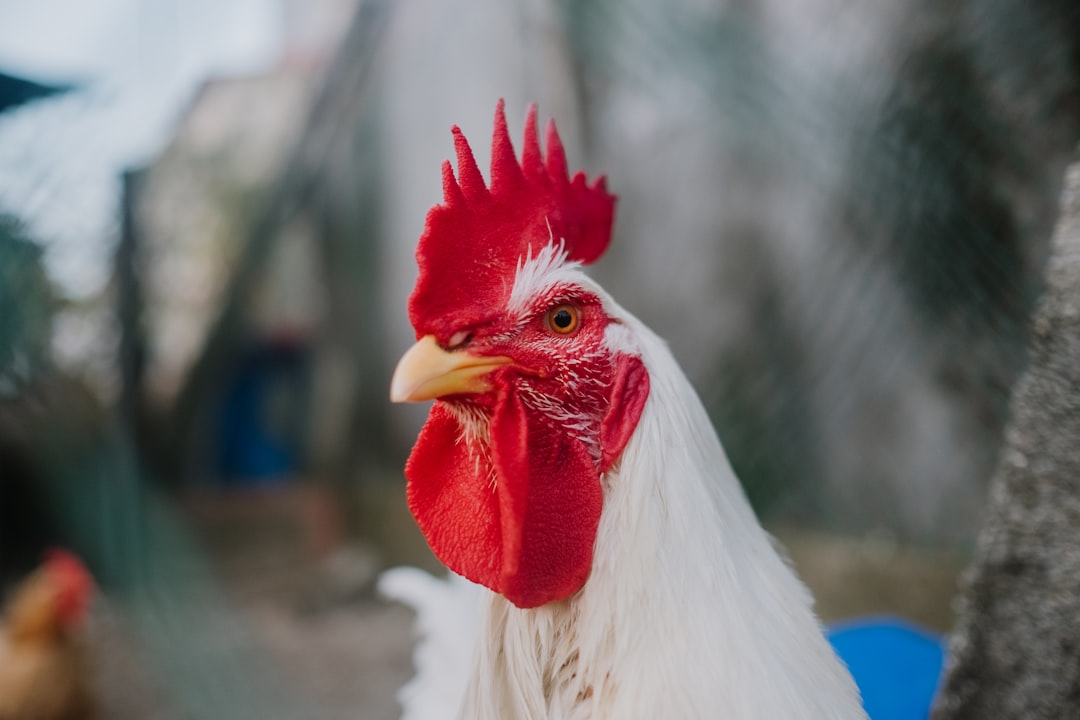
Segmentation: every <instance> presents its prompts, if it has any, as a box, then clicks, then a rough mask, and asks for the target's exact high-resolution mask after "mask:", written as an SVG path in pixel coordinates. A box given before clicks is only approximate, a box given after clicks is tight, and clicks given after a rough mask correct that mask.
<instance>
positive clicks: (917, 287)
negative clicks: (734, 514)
mask: <svg viewBox="0 0 1080 720" xmlns="http://www.w3.org/2000/svg"><path fill="white" fill-rule="evenodd" d="M1078 14H1080V11H1078V9H1077V8H1074V7H1073V3H1072V2H1070V1H1066V0H1061V1H1056V0H1042V1H1041V2H1031V3H1029V2H1025V1H1024V0H1014V1H1004V2H1003V1H1000V0H948V1H942V0H903V1H902V2H897V1H895V0H876V1H871V2H866V1H864V2H853V1H851V0H805V1H804V2H798V3H792V2H783V1H782V0H675V1H674V2H667V3H659V2H650V1H649V0H514V1H512V2H506V1H505V0H477V1H476V2H472V3H468V4H466V3H460V2H450V1H449V0H396V1H392V0H230V1H229V2H225V3H221V2H213V1H212V0H186V1H182V0H78V1H76V0H38V1H37V2H35V3H27V2H20V1H19V0H0V584H3V585H4V586H9V587H10V586H15V585H16V584H17V583H18V582H19V581H20V579H21V578H23V577H24V576H25V574H26V573H27V572H29V571H30V570H31V569H32V568H33V567H34V566H35V565H36V564H37V562H38V560H39V559H40V557H41V553H42V551H43V550H44V549H45V548H47V547H52V546H56V545H63V546H66V547H70V548H72V549H73V550H75V551H76V552H77V553H79V554H80V555H81V556H82V557H84V558H85V559H86V560H87V562H88V564H89V566H90V569H91V570H92V572H93V573H94V575H95V577H96V578H97V580H98V583H99V585H100V588H101V590H102V593H101V596H100V597H99V598H98V599H97V600H96V602H95V607H94V612H93V615H92V617H91V624H90V627H89V628H88V637H89V648H88V653H89V655H90V657H91V660H92V661H91V663H90V665H91V673H92V678H91V681H90V682H91V684H92V686H93V688H94V692H95V693H96V694H97V695H98V696H99V699H100V703H101V705H102V706H103V708H104V709H105V713H104V715H105V717H109V718H154V719H156V718H163V719H171V718H199V719H201V718H208V719H209V718H222V717H229V718H249V717H250V718H261V719H266V718H296V717H305V718H312V719H322V718H327V719H332V718H358V717H359V718H375V719H379V718H393V717H396V716H397V707H396V705H395V702H394V698H393V694H394V691H395V690H396V688H397V687H399V686H400V685H401V683H402V682H404V681H405V679H407V678H408V677H409V675H410V674H411V665H410V657H409V653H410V648H411V642H412V640H411V636H410V629H409V627H410V625H409V624H410V621H411V618H410V615H409V613H408V612H407V611H405V610H404V609H401V608H397V607H392V606H389V605H385V604H382V603H380V602H379V601H378V600H377V599H376V598H375V597H374V595H373V592H372V582H373V578H374V577H375V575H376V573H377V572H378V571H379V570H380V569H382V568H384V567H387V566H391V565H396V564H402V563H408V564H417V565H420V566H423V567H428V568H435V567H437V563H436V561H435V560H434V558H433V557H432V556H431V555H430V553H429V552H428V551H427V548H426V546H425V544H424V541H423V538H422V537H421V536H420V534H419V532H418V531H417V529H416V528H415V525H414V524H413V521H412V519H411V517H410V516H409V514H408V510H407V508H406V507H405V502H404V481H403V477H402V474H401V468H402V465H403V463H404V459H405V457H406V456H407V454H408V451H409V448H410V446H411V444H412V441H413V440H414V438H415V436H416V432H417V430H418V429H419V426H420V424H421V423H422V421H423V418H424V415H425V412H426V407H401V406H392V405H390V404H389V402H388V400H387V392H388V391H387V388H388V383H389V376H390V373H391V371H392V369H393V366H394V363H395V362H396V360H397V358H398V356H399V355H400V354H401V352H402V351H403V350H404V349H405V348H406V347H407V346H408V345H409V343H410V342H411V340H412V339H413V335H412V330H411V328H410V326H409V323H408V320H407V316H406V299H407V297H408V294H409V292H410V291H411V288H412V284H413V282H414V280H415V276H416V268H415V265H414V262H413V257H412V256H413V251H414V248H415V243H416V239H417V238H418V236H419V234H420V231H421V228H422V226H423V221H424V215H425V213H426V211H427V209H428V208H429V207H430V206H431V205H433V204H435V203H436V202H439V201H441V199H442V193H441V178H440V172H439V167H440V164H441V162H442V161H443V160H444V159H446V158H449V157H451V155H452V142H451V137H450V133H449V128H450V126H451V125H452V124H455V123H456V124H458V125H460V126H461V127H462V129H463V130H464V132H465V134H466V135H467V136H468V137H470V138H472V140H473V145H474V146H475V149H476V154H477V157H478V161H479V162H480V165H481V167H486V162H487V138H489V137H490V132H491V122H492V115H493V111H494V108H495V103H496V101H497V99H499V98H505V99H506V104H507V115H508V119H509V124H510V127H511V128H512V129H513V128H521V127H522V125H523V119H524V114H525V109H526V107H527V104H528V103H529V102H534V101H535V102H537V103H538V104H539V107H540V114H541V116H542V117H547V116H553V117H554V118H555V119H556V121H557V122H558V124H559V128H560V131H561V134H562V137H563V139H564V142H565V144H566V146H567V151H568V156H569V161H570V165H571V167H573V168H579V167H580V168H586V169H587V170H588V171H589V173H590V174H596V173H606V174H607V176H608V178H609V185H610V187H611V188H612V190H613V191H614V192H615V193H617V194H618V195H619V197H620V200H619V206H618V216H617V221H616V231H615V239H614V242H613V244H612V247H611V250H610V251H609V253H608V255H607V256H606V257H605V258H604V259H602V260H601V261H600V262H599V263H598V264H597V265H596V267H595V269H594V271H593V272H594V275H595V276H596V277H598V279H599V280H600V281H601V283H602V284H603V285H604V286H605V287H606V288H607V289H608V290H609V291H610V292H611V294H612V295H613V296H614V297H615V298H617V299H618V300H619V302H620V303H621V304H623V305H624V306H625V307H627V308H628V309H629V310H631V311H632V312H634V313H635V314H637V315H638V316H639V317H641V318H642V319H643V320H644V321H645V322H646V323H648V324H649V325H650V326H651V327H652V328H653V329H655V330H656V331H657V332H658V333H659V334H661V335H662V336H664V337H665V338H667V339H668V341H669V342H670V344H671V346H672V349H673V350H674V352H675V355H676V356H677V358H678V359H679V361H680V362H681V363H682V365H683V367H684V369H685V370H686V371H687V373H688V375H689V376H690V377H691V379H692V381H693V382H694V384H695V386H696V387H697V388H698V390H699V392H700V394H701V395H702V397H703V399H704V400H705V403H706V405H707V407H708V409H709V411H710V413H711V415H712V418H713V421H714V422H715V424H716V426H717V428H718V430H719V433H720V436H721V438H722V440H723V441H724V444H725V447H726V448H727V450H728V453H729V455H730V457H731V460H732V463H733V464H734V466H735V468H736V470H737V472H738V474H739V476H740V478H741V480H742V482H743V484H744V486H745V488H746V491H747V493H748V495H749V496H750V498H751V500H752V502H753V503H754V506H755V508H756V509H757V510H758V513H759V515H760V516H761V517H762V519H763V521H764V522H765V523H766V525H767V527H768V528H769V529H770V530H771V531H773V532H774V533H775V534H776V535H777V536H778V537H779V538H780V539H781V540H782V541H783V542H784V543H785V544H786V545H787V547H788V550H789V551H790V553H791V555H792V557H793V560H794V562H795V563H796V565H797V567H798V569H799V571H800V573H801V574H802V575H803V576H804V578H805V579H806V580H807V582H808V583H809V584H810V585H811V587H812V589H813V591H814V593H815V596H816V597H817V599H818V609H819V611H820V612H821V614H822V615H823V616H824V617H825V619H826V620H830V621H832V620H838V619H843V618H846V617H851V616H853V615H858V614H866V613H884V612H889V613H899V614H902V615H903V616H905V617H907V618H910V619H912V620H915V621H917V622H919V623H920V624H922V625H924V626H927V627H929V628H932V629H936V630H938V631H946V630H947V629H948V627H949V625H950V623H951V621H952V617H951V606H950V602H951V598H952V596H953V594H954V592H955V582H956V577H957V573H958V572H959V571H960V570H961V569H962V567H963V566H964V563H965V562H966V559H967V557H968V553H969V551H970V548H971V545H972V543H973V540H974V534H975V531H976V529H977V527H978V523H979V519H980V511H981V508H982V506H983V502H984V500H985V491H986V487H987V483H988V480H989V478H990V475H991V473H992V471H993V468H994V465H995V462H996V459H997V452H998V448H999V445H1000V442H1001V439H1002V433H1003V428H1004V424H1005V422H1006V419H1007V417H1006V410H1007V403H1008V399H1009V394H1010V391H1011V388H1012V385H1013V383H1014V381H1015V380H1016V378H1017V376H1018V374H1019V373H1020V372H1021V370H1022V369H1023V367H1024V362H1025V356H1026V343H1027V323H1028V317H1029V314H1030V312H1031V310H1032V309H1033V307H1034V303H1035V302H1036V300H1037V299H1038V296H1039V291H1040V288H1041V282H1042V270H1043V266H1044V263H1045V261H1046V257H1047V254H1048V249H1049V239H1050V234H1051V230H1052V228H1053V225H1054V222H1055V218H1056V214H1057V207H1058V200H1059V197H1058V196H1059V192H1060V188H1061V181H1062V175H1063V172H1064V168H1065V167H1066V165H1067V164H1068V162H1069V161H1070V159H1071V158H1072V157H1073V153H1074V150H1075V143H1076V141H1077V138H1078V137H1080V135H1078V132H1077V129H1078V128H1077V126H1078V122H1080V41H1078V38H1080V17H1078ZM512 133H513V135H514V137H515V142H520V139H519V138H520V131H515V130H512ZM519 147H520V145H519Z"/></svg>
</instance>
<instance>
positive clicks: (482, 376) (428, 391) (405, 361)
mask: <svg viewBox="0 0 1080 720" xmlns="http://www.w3.org/2000/svg"><path fill="white" fill-rule="evenodd" d="M512 362H514V361H513V360H511V359H510V358H508V357H501V356H496V357H487V356H484V355H473V354H471V353H468V352H465V351H464V350H455V351H452V352H449V351H446V350H443V349H442V348H441V347H439V343H438V342H437V341H436V340H435V336H434V335H425V336H424V337H422V338H420V339H419V340H418V341H417V342H416V344H415V345H413V346H412V347H411V348H409V349H408V350H407V351H406V352H405V354H404V355H402V356H401V360H399V361H398V364H397V369H396V370H394V377H393V379H391V380H390V401H391V402H421V401H423V400H433V399H435V398H440V397H443V396H445V395H468V394H474V393H483V392H487V391H488V390H490V389H491V383H490V382H489V381H488V377H487V376H488V373H490V372H491V371H492V370H494V369H495V368H497V367H500V366H502V365H509V364H510V363H512Z"/></svg>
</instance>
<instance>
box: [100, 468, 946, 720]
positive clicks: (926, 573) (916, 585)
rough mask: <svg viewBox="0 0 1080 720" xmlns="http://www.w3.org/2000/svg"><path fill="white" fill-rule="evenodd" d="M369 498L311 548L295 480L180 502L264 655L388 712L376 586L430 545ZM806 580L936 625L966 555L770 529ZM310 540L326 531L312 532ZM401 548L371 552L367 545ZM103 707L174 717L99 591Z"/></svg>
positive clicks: (396, 495)
mask: <svg viewBox="0 0 1080 720" xmlns="http://www.w3.org/2000/svg"><path fill="white" fill-rule="evenodd" d="M383 488H384V490H383V494H382V495H381V496H378V497H373V496H369V497H367V498H365V502H366V504H367V505H368V510H367V512H366V513H365V514H366V515H367V516H368V520H367V523H366V524H367V526H368V527H369V528H370V537H369V538H366V539H365V541H363V542H350V543H347V544H345V545H344V546H343V549H340V550H338V551H337V552H335V553H333V554H331V555H329V556H327V557H325V558H324V559H323V560H321V561H316V560H314V559H313V554H312V547H313V545H312V543H313V535H312V529H311V523H312V518H313V517H318V515H317V514H313V513H312V512H311V510H310V509H311V507H312V501H311V498H310V496H309V495H308V494H307V493H306V492H305V491H303V490H298V489H297V488H295V487H294V488H279V489H272V490H269V491H267V490H263V491H259V492H257V493H255V494H254V496H253V495H252V494H250V493H244V494H241V495H240V496H237V495H231V496H230V495H223V496H218V497H217V498H216V499H214V498H213V497H206V496H204V497H200V498H197V499H195V500H193V501H190V502H186V503H184V504H183V507H184V513H185V514H186V515H187V516H188V517H189V518H190V519H191V522H192V523H193V526H194V528H195V529H196V534H197V536H198V537H199V539H200V540H201V542H202V544H203V547H204V549H205V550H206V552H207V555H208V557H209V558H210V559H211V564H212V567H213V568H214V570H215V572H216V574H217V576H218V577H219V578H220V582H221V585H222V588H223V590H224V591H225V594H226V596H227V598H228V599H229V600H230V601H231V602H232V603H235V606H236V609H237V610H239V611H241V613H242V615H243V617H245V618H246V620H247V621H248V622H249V624H250V627H251V629H252V630H253V632H254V634H255V636H256V638H255V639H256V641H257V643H258V645H259V646H261V647H262V648H263V649H264V650H265V653H266V655H267V660H268V662H269V663H270V664H271V665H274V666H276V667H278V668H280V669H282V670H284V671H285V673H286V674H287V675H288V677H289V679H290V681H291V682H292V683H293V686H292V687H291V688H290V689H289V690H290V692H295V693H297V694H298V695H301V696H303V697H304V699H305V700H306V701H307V702H308V703H309V706H310V707H313V708H315V709H316V710H317V712H318V714H317V715H316V716H315V717H317V718H326V719H327V720H338V719H341V720H344V719H345V718H349V719H350V720H355V719H356V718H363V719H365V720H384V719H385V720H390V719H391V718H396V717H398V712H399V710H398V707H397V704H396V702H395V700H394V693H395V692H396V690H397V689H398V688H399V687H400V686H401V685H402V684H403V683H404V682H405V681H406V680H407V679H408V678H409V676H410V675H411V672H412V666H411V658H410V653H411V646H412V636H411V622H412V615H411V613H410V612H409V611H408V610H406V609H404V608H401V607H397V606H394V605H389V604H386V603H383V602H381V601H379V600H378V599H377V598H375V597H374V595H373V593H372V589H371V579H372V577H373V575H374V573H375V571H376V570H377V568H378V567H379V566H380V565H393V564H398V563H415V564H420V565H423V566H426V567H429V568H431V567H432V563H433V561H432V558H431V556H430V555H429V554H428V553H427V551H426V549H425V548H424V546H423V542H422V538H420V536H419V533H418V532H417V531H416V529H415V526H414V525H413V524H412V523H411V520H410V519H409V517H408V514H407V510H406V508H405V501H404V497H403V487H400V486H394V485H391V484H386V485H383ZM772 530H773V532H774V534H775V535H776V536H777V538H778V539H779V540H780V541H781V542H782V543H783V544H785V545H786V546H787V548H788V550H789V553H790V555H791V558H792V561H793V562H794V563H795V565H796V567H797V568H798V570H799V572H800V574H801V575H802V577H803V578H804V579H805V580H806V582H807V583H808V584H809V585H810V586H811V589H812V590H813V592H814V595H815V597H816V598H817V602H818V612H819V613H820V615H821V616H822V618H823V619H824V620H825V621H827V622H831V621H835V620H839V619H843V618H847V617H852V616H855V615H865V614H872V613H883V612H888V613H895V614H899V615H902V616H904V617H906V618H908V619H911V620H914V621H916V622H919V623H921V624H923V625H925V626H928V627H931V628H933V629H936V630H945V629H946V628H947V627H948V625H949V623H950V622H951V614H950V601H951V598H952V595H953V594H954V588H955V581H956V576H957V573H958V572H959V570H960V569H961V567H962V564H963V559H962V558H960V557H958V556H955V555H949V554H944V553H942V552H939V551H935V550H930V549H921V550H920V549H912V548H905V547H900V546H898V545H897V544H896V543H895V542H892V541H890V540H889V539H888V538H886V537H877V536H871V537H864V538H850V537H840V536H836V535H828V534H822V533H816V532H808V531H805V530H799V529H794V528H773V529H772ZM314 538H315V540H317V538H318V533H317V532H316V533H315V534H314ZM376 546H377V547H387V548H393V550H392V551H390V552H387V553H381V552H380V553H376V551H374V550H372V549H371V548H373V547H376ZM90 639H91V643H92V657H93V658H94V666H95V674H96V679H97V685H98V687H99V689H100V693H101V696H102V698H103V704H104V710H105V713H104V718H106V720H111V719H116V720H128V719H129V718H130V719H135V718H139V719H143V720H174V719H175V720H180V719H181V718H183V717H184V715H183V713H182V711H181V710H180V708H179V707H178V706H176V705H175V704H174V703H173V702H172V700H171V697H170V694H169V690H168V687H169V685H168V683H167V682H163V680H162V678H161V677H159V676H158V675H156V673H155V662H154V658H152V657H148V656H147V654H146V652H145V651H144V650H142V649H141V648H140V645H139V643H137V642H136V639H135V633H134V630H133V627H132V625H131V624H130V622H129V620H128V619H127V618H126V617H125V614H124V612H123V610H122V609H121V608H120V607H118V606H117V605H116V604H114V603H110V602H109V601H108V600H104V599H103V600H102V602H101V603H100V604H99V607H98V610H97V613H96V622H95V623H94V625H93V627H92V630H91V638H90Z"/></svg>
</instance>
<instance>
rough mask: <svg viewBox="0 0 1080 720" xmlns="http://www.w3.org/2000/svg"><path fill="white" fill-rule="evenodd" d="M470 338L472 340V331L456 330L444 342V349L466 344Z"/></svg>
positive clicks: (453, 348) (454, 348) (452, 348)
mask: <svg viewBox="0 0 1080 720" xmlns="http://www.w3.org/2000/svg"><path fill="white" fill-rule="evenodd" d="M470 340H472V333H470V332H469V331H468V330H458V331H457V332H456V333H454V334H453V335H451V336H450V341H449V342H447V343H446V349H447V350H456V349H457V348H459V347H463V346H465V345H467V344H468V343H469V341H470Z"/></svg>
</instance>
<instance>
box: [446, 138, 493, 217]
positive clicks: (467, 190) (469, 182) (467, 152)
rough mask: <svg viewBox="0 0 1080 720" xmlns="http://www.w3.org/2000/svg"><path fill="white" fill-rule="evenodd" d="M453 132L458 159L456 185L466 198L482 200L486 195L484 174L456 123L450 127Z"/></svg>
mask: <svg viewBox="0 0 1080 720" xmlns="http://www.w3.org/2000/svg"><path fill="white" fill-rule="evenodd" d="M450 132H452V133H453V134H454V151H455V152H456V153H457V161H458V187H460V188H461V192H462V194H463V195H464V196H465V199H466V200H483V199H486V198H487V197H488V189H487V186H486V185H485V184H484V176H483V175H481V174H480V168H479V167H478V166H477V165H476V158H475V157H473V153H472V148H471V147H469V141H468V140H466V139H465V135H464V134H463V133H462V132H461V128H459V127H458V126H457V125H455V126H454V127H452V128H450Z"/></svg>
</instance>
